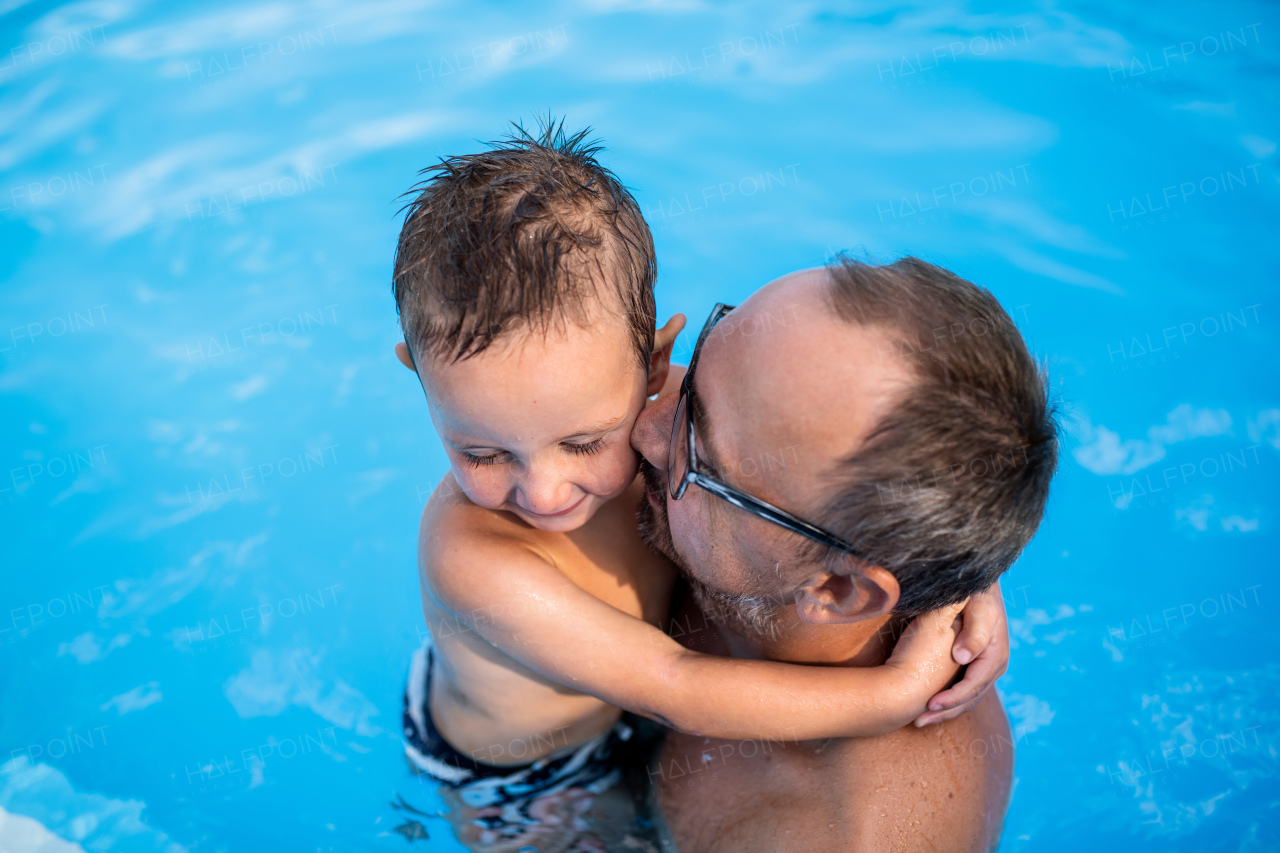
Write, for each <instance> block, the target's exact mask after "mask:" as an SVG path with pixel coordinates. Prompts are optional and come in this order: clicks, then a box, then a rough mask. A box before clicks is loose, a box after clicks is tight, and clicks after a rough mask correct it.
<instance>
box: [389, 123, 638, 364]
mask: <svg viewBox="0 0 1280 853" xmlns="http://www.w3.org/2000/svg"><path fill="white" fill-rule="evenodd" d="M590 132H591V131H590V129H589V128H588V129H586V130H583V131H581V132H579V133H575V134H572V135H568V134H566V133H565V131H564V122H563V120H562V121H560V122H559V123H556V122H555V121H553V120H551V119H550V118H549V117H548V118H547V119H546V120H540V121H539V128H538V132H537V134H536V135H534V134H531V133H529V132H528V131H526V130H525V129H524V127H523V126H521V125H519V124H514V125H513V132H512V133H511V135H510V136H509V137H508V138H507V139H504V140H501V141H498V142H492V143H490V148H489V149H488V150H486V151H483V152H481V153H479V154H468V155H463V156H460V157H448V158H445V159H443V160H441V162H440V163H439V164H437V165H435V166H431V167H429V168H427V169H424V170H423V171H422V172H421V174H422V175H424V176H425V177H424V178H423V180H422V181H421V182H420V183H418V184H417V185H416V186H414V187H413V188H412V189H410V190H409V192H408V193H407V195H412V194H414V193H417V194H418V195H417V197H416V198H415V199H414V200H413V201H412V202H411V203H410V204H409V205H407V207H406V208H405V209H406V210H407V211H408V213H407V215H406V217H405V223H404V227H403V229H402V230H401V231H400V241H399V244H398V245H397V247H396V258H395V273H394V278H393V284H394V288H395V297H396V308H397V310H398V312H399V314H400V324H401V328H402V329H403V330H404V337H405V342H406V343H407V344H408V346H409V350H410V352H411V353H412V354H413V355H414V357H415V358H416V357H418V356H420V355H424V354H425V355H427V356H428V357H431V358H444V359H447V360H448V361H451V362H453V361H460V360H463V359H467V358H470V357H472V356H474V355H478V354H479V353H482V352H484V351H485V350H486V349H487V348H488V347H490V346H491V345H492V344H493V343H494V342H495V341H496V340H498V338H500V337H502V336H503V335H506V334H508V333H511V332H514V331H518V330H538V331H543V332H545V331H546V330H547V329H548V328H549V327H550V326H551V325H553V324H557V323H563V322H565V321H569V322H574V323H578V324H586V323H587V322H589V321H591V320H592V317H591V316H590V315H589V311H590V309H591V308H592V306H593V305H597V306H598V305H599V304H603V305H604V306H605V308H606V310H609V311H616V312H617V316H618V317H619V318H620V319H621V318H623V317H624V316H625V322H626V324H627V326H628V327H629V332H630V337H631V341H632V343H633V344H634V346H635V351H636V353H637V355H638V357H639V359H640V362H641V365H642V367H647V363H648V357H649V353H650V351H651V350H652V349H653V335H654V321H655V319H656V318H655V313H656V312H655V308H654V298H653V286H654V279H655V277H656V274H657V263H656V260H655V257H654V249H653V236H652V235H651V234H650V233H649V226H648V224H647V223H646V222H645V221H644V216H643V215H641V213H640V206H639V205H638V204H636V201H635V199H634V198H632V196H631V193H629V192H628V191H627V190H626V188H625V187H623V186H622V184H621V183H620V182H619V181H618V179H617V178H616V177H615V176H614V175H613V173H612V172H610V171H609V170H608V169H606V168H604V167H603V166H601V165H600V163H599V162H598V161H597V160H596V155H597V153H599V152H600V151H601V150H602V149H601V146H600V145H598V144H597V143H595V142H594V141H591V140H588V139H587V135H588V134H589V133H590ZM597 322H598V319H597Z"/></svg>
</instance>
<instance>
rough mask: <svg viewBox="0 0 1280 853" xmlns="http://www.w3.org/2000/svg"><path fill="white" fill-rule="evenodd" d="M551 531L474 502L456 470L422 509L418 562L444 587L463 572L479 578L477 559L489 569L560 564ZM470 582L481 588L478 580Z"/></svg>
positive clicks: (431, 579)
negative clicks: (550, 537) (456, 480)
mask: <svg viewBox="0 0 1280 853" xmlns="http://www.w3.org/2000/svg"><path fill="white" fill-rule="evenodd" d="M548 539H549V536H548V534H546V533H542V532H541V531H538V530H535V529H534V528H532V527H530V526H529V525H527V524H525V523H524V522H522V521H520V520H519V519H518V518H516V517H515V516H513V515H511V514H510V513H506V512H495V511H494V510H491V509H485V508H484V507H481V506H477V505H476V504H474V503H472V502H471V501H470V500H469V499H468V498H467V496H466V495H465V494H463V492H462V490H461V489H460V488H458V486H457V483H456V482H455V481H454V479H453V475H452V474H448V475H446V476H445V478H444V479H443V480H442V481H441V482H440V485H439V486H437V487H436V490H435V492H434V493H433V494H432V496H431V499H430V500H428V501H427V505H426V506H425V507H424V508H423V510H422V521H421V524H420V525H419V528H418V564H419V569H420V570H421V572H422V574H423V578H424V580H427V581H428V582H432V586H433V587H435V588H436V589H437V590H438V591H440V592H443V591H444V589H441V587H443V588H445V589H448V588H451V587H454V586H456V585H455V584H452V583H450V581H451V580H453V579H456V578H457V576H459V575H465V576H466V577H468V578H471V579H474V577H475V572H476V569H477V564H481V565H484V566H485V571H486V574H488V575H489V577H490V578H492V577H493V574H492V573H493V571H494V570H496V569H500V568H501V567H502V566H512V567H518V566H521V565H524V566H529V565H530V561H533V564H535V565H536V564H545V565H549V566H553V567H554V566H555V565H556V561H555V559H554V557H553V555H552V553H551V547H552V543H550V542H548V541H547V540H548ZM468 586H471V587H473V588H474V587H475V586H476V585H475V584H474V582H472V583H470V584H468Z"/></svg>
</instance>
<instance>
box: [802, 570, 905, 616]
mask: <svg viewBox="0 0 1280 853" xmlns="http://www.w3.org/2000/svg"><path fill="white" fill-rule="evenodd" d="M901 593H902V590H901V588H900V587H899V586H898V579H897V578H895V577H894V576H893V573H892V572H889V571H888V570H886V569H882V568H880V567H879V566H864V567H859V568H857V569H854V570H852V571H851V572H850V573H849V574H842V573H839V572H832V571H822V572H819V573H818V574H816V575H814V576H813V577H812V578H810V579H809V580H808V581H806V582H805V583H803V584H801V586H800V587H799V588H798V589H797V590H796V615H797V616H799V617H800V619H801V621H804V622H808V623H810V624H812V625H842V624H845V623H848V622H861V621H863V620H864V619H876V618H878V617H880V616H887V615H888V614H889V613H891V612H893V608H894V607H896V606H897V605H898V597H899V596H900V595H901Z"/></svg>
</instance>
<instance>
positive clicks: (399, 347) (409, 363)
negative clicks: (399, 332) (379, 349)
mask: <svg viewBox="0 0 1280 853" xmlns="http://www.w3.org/2000/svg"><path fill="white" fill-rule="evenodd" d="M396 358H398V359H400V363H401V364H403V365H404V366H405V367H407V368H409V369H410V370H412V371H413V372H414V373H417V372H418V368H416V367H414V366H413V358H412V357H411V356H410V355H409V345H408V344H406V343H405V342H404V341H401V342H400V343H398V344H396Z"/></svg>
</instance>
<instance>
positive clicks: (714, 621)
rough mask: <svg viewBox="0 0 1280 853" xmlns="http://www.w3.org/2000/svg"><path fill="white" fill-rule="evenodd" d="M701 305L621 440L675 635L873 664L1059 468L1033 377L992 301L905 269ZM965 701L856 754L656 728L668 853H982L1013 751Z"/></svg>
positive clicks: (985, 552) (1025, 511)
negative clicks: (703, 310) (683, 350)
mask: <svg viewBox="0 0 1280 853" xmlns="http://www.w3.org/2000/svg"><path fill="white" fill-rule="evenodd" d="M718 309H719V310H717V311H716V312H713V315H712V317H711V318H710V319H709V320H708V324H707V327H706V328H705V329H704V331H703V336H702V337H701V338H700V340H699V344H700V345H699V346H698V347H697V348H696V349H695V352H694V356H693V357H692V359H691V364H690V369H689V373H688V375H687V377H686V380H685V384H684V386H683V387H682V390H681V393H680V394H678V395H676V394H671V395H668V396H667V397H665V398H663V399H661V400H660V401H658V403H656V404H655V405H653V406H650V407H649V409H648V410H646V412H645V413H644V414H643V415H642V416H641V419H640V421H639V422H638V423H637V425H636V428H635V431H634V432H633V435H632V443H633V444H634V445H635V447H636V449H637V450H639V451H640V453H641V454H642V455H643V456H644V458H645V460H646V462H647V464H645V465H642V470H643V471H644V474H645V479H646V484H647V487H648V488H647V496H646V501H645V503H644V504H642V506H641V512H640V515H641V525H642V528H643V530H644V533H645V536H646V539H647V540H648V541H649V543H650V544H651V545H652V546H653V547H654V548H655V549H656V550H658V551H659V552H661V553H662V554H664V555H666V556H667V557H668V558H670V559H671V560H672V561H673V562H675V563H676V565H677V566H679V567H680V568H681V570H682V572H683V574H684V575H685V577H686V579H687V581H688V585H689V588H690V589H691V591H692V593H693V596H692V598H693V600H694V602H696V604H697V607H692V606H687V607H686V608H685V609H684V611H683V613H682V615H681V616H680V617H679V619H678V621H677V624H679V625H681V626H682V628H683V636H684V637H685V638H686V641H687V642H689V643H690V645H693V646H694V647H695V648H697V649H698V650H699V651H711V652H718V653H720V654H726V655H732V656H736V657H755V658H770V659H775V660H785V661H792V662H806V663H813V664H822V665H840V666H874V665H877V664H879V663H881V662H883V661H884V659H885V658H886V656H887V654H888V651H889V649H890V648H891V644H892V638H893V636H894V634H895V632H896V631H897V630H898V629H899V628H900V627H901V625H902V624H903V623H904V621H905V620H906V619H909V618H910V617H912V616H915V615H918V614H920V613H924V612H928V611H931V610H934V609H936V608H939V607H942V606H945V605H947V604H951V603H954V602H957V601H961V600H963V599H965V598H966V597H968V596H969V595H972V594H973V593H975V592H977V591H979V590H982V589H986V588H989V587H990V586H991V585H992V584H994V583H995V582H996V581H997V579H998V578H999V576H1000V574H1001V573H1002V572H1003V571H1004V570H1005V569H1007V568H1008V567H1009V565H1010V564H1012V562H1013V561H1014V559H1015V558H1016V557H1017V555H1018V553H1019V552H1020V551H1021V550H1022V548H1023V547H1024V546H1025V545H1026V543H1027V541H1028V540H1029V539H1030V538H1031V536H1032V534H1033V533H1034V532H1035V529H1036V527H1037V525H1038V524H1039V521H1040V518H1041V515H1042V513H1043V510H1044V505H1045V501H1046V499H1047V496H1048V488H1049V481H1050V479H1051V478H1052V475H1053V470H1054V466H1055V464H1056V453H1057V444H1056V430H1055V426H1054V423H1053V411H1052V408H1051V407H1050V406H1049V404H1048V401H1047V395H1046V386H1045V377H1044V374H1043V372H1042V371H1041V370H1040V369H1039V368H1038V367H1037V365H1036V363H1035V362H1034V361H1033V360H1032V358H1031V356H1030V355H1029V354H1028V352H1027V350H1026V347H1025V345H1024V343H1023V341H1022V338H1021V336H1020V335H1019V334H1018V331H1017V329H1016V328H1015V327H1014V325H1013V323H1012V321H1011V320H1010V319H1009V317H1008V315H1007V314H1006V313H1005V312H1004V311H1003V310H1002V309H1001V308H1000V306H999V303H997V302H996V300H995V298H994V297H992V296H991V295H990V294H989V293H988V292H986V291H984V290H981V289H979V288H977V287H975V286H974V285H972V284H970V283H969V282H966V281H964V280H962V279H960V278H958V277H957V276H954V275H952V274H951V273H948V272H946V271H945V270H942V269H939V268H937V267H934V266H932V265H929V264H926V263H924V262H922V261H919V260H916V259H913V258H907V259H904V260H902V261H899V262H897V263H895V264H892V265H889V266H882V267H877V266H870V265H866V264H860V263H856V262H852V261H847V260H846V261H841V262H840V263H838V264H835V265H833V266H832V267H830V268H827V269H821V270H809V271H805V272H800V273H794V274H792V275H789V276H785V277H783V278H781V279H779V280H777V281H775V282H773V283H771V284H769V285H767V286H766V287H764V288H763V289H761V290H760V291H759V292H758V293H756V294H754V295H753V296H752V297H751V298H750V299H748V300H747V301H746V302H745V303H743V305H741V306H740V307H738V308H737V309H734V310H732V311H729V310H728V309H725V308H723V307H720V306H718ZM687 604H689V605H691V604H692V603H691V602H687ZM698 610H700V611H701V614H704V615H705V617H706V619H707V622H708V623H709V625H708V628H709V630H705V631H703V630H699V626H700V625H702V624H706V623H701V622H700V621H699V619H700V618H701V617H700V615H699V614H698V612H697V611H698ZM972 707H973V710H972V711H970V712H969V713H967V714H963V715H961V716H958V717H956V718H953V719H950V720H948V721H946V722H944V723H943V724H941V725H939V726H928V727H924V728H907V729H903V730H899V731H897V732H894V733H891V734H889V735H886V736H883V737H879V738H871V739H863V740H842V741H841V740H833V741H828V742H823V743H812V742H801V743H783V744H779V743H776V742H770V743H763V744H761V743H755V742H745V743H739V742H722V741H716V740H712V739H708V738H702V737H697V736H693V735H684V734H679V733H671V734H669V735H668V736H667V739H666V742H665V744H664V746H663V748H662V750H661V753H660V755H659V756H658V757H657V759H656V760H655V762H654V763H653V765H652V766H651V768H650V779H651V782H652V784H653V787H654V790H655V791H656V797H655V798H654V799H656V800H657V805H658V811H659V812H660V814H658V815H657V818H658V822H659V823H661V819H662V816H664V815H665V819H666V822H667V824H669V826H670V833H671V836H673V837H674V841H675V844H676V845H677V846H678V848H679V850H680V851H683V853H713V851H735V853H740V851H752V850H760V851H809V850H822V851H826V850H875V851H881V850H929V851H950V850H955V851H969V850H990V849H993V848H994V847H995V845H996V843H997V842H998V840H999V832H1000V826H1001V823H1002V820H1003V816H1004V810H1005V807H1006V805H1007V803H1008V796H1009V786H1010V779H1011V776H1012V763H1013V754H1012V746H1013V744H1012V739H1011V738H1010V736H1009V727H1008V722H1007V721H1006V719H1005V716H1004V712H1003V709H1002V708H1001V706H1000V702H999V699H998V698H997V697H996V696H995V695H994V693H988V694H987V695H985V696H983V697H974V702H973V703H972Z"/></svg>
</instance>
